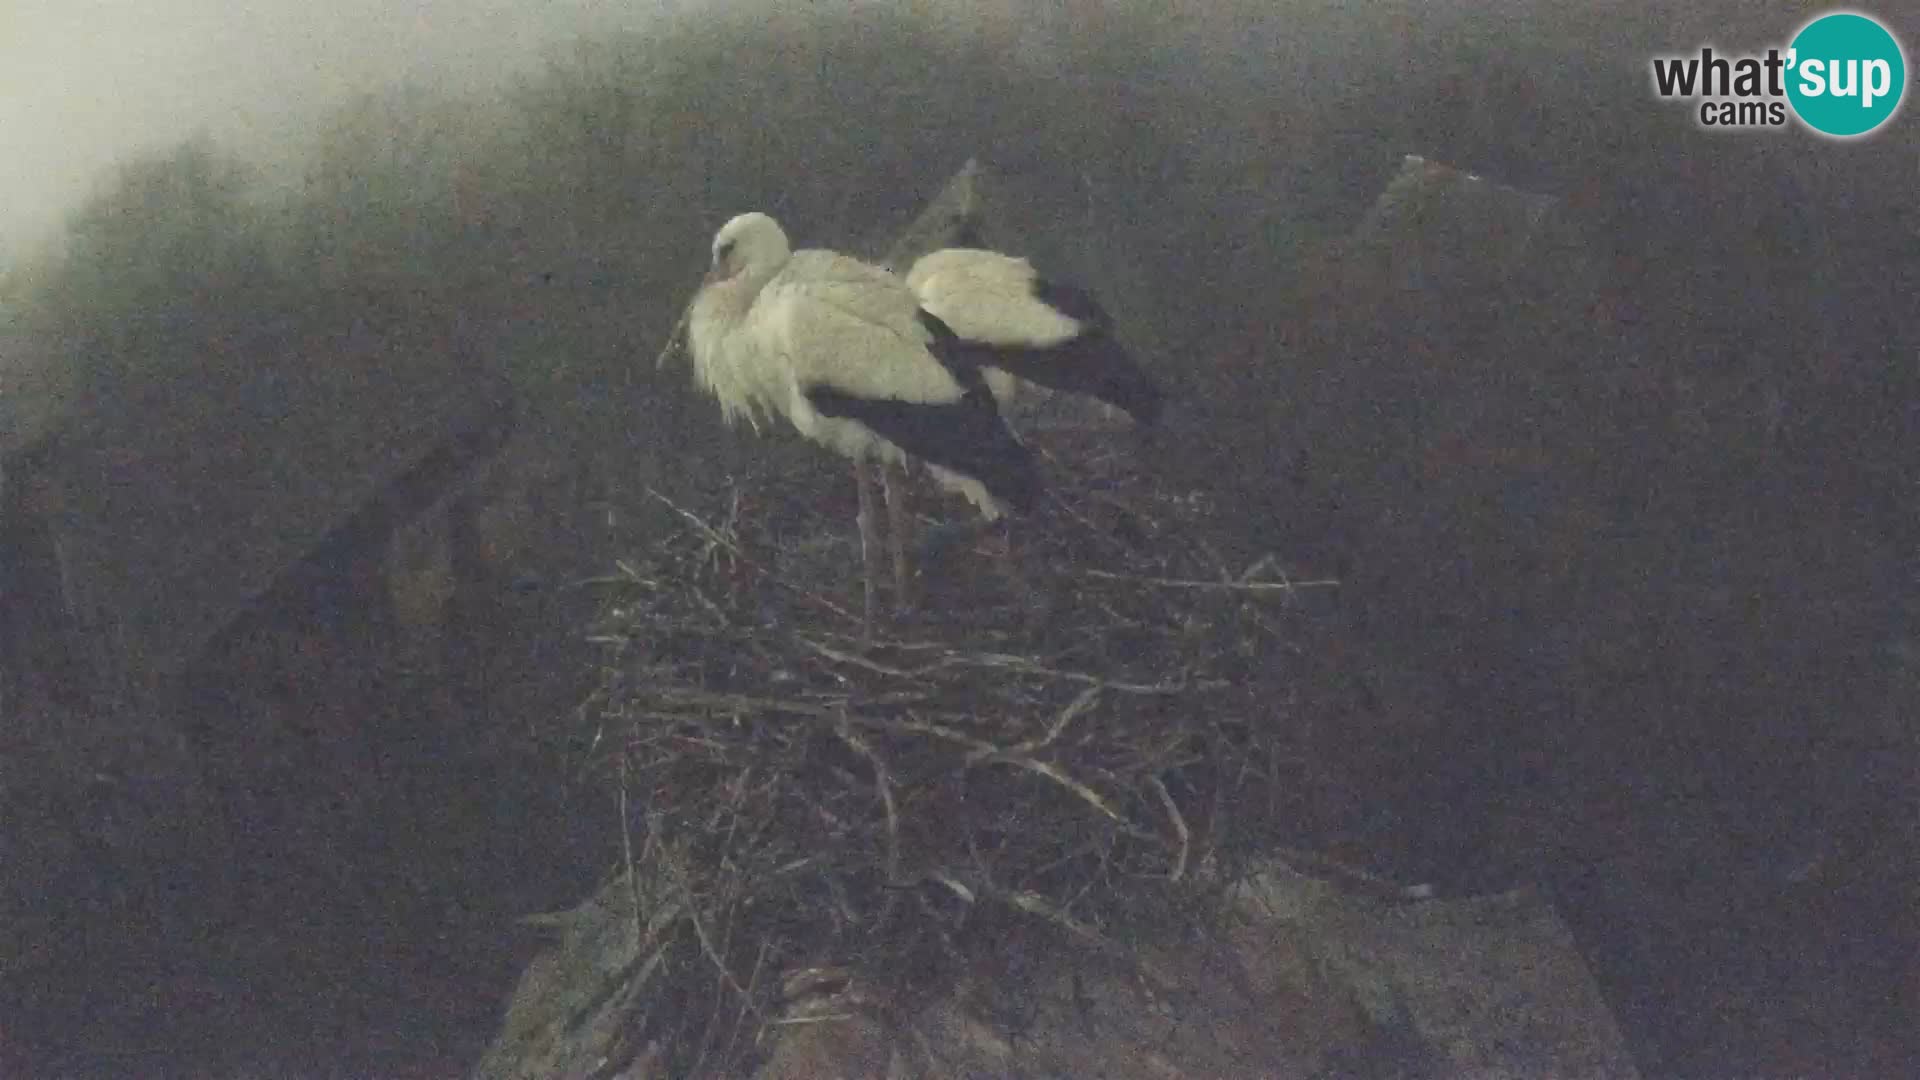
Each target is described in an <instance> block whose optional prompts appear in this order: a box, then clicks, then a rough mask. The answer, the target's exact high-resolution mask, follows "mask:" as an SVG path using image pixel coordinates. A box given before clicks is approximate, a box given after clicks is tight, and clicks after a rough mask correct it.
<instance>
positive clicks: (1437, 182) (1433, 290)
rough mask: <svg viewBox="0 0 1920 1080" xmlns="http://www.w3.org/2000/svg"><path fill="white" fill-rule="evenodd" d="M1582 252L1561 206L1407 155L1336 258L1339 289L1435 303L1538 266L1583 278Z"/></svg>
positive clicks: (1492, 289)
mask: <svg viewBox="0 0 1920 1080" xmlns="http://www.w3.org/2000/svg"><path fill="white" fill-rule="evenodd" d="M1586 247H1587V245H1586V242H1585V239H1584V238H1583V237H1581V236H1579V235H1578V234H1577V231H1576V230H1575V229H1574V227H1573V226H1572V224H1571V223H1570V222H1569V221H1568V220H1567V218H1566V215H1565V214H1564V212H1563V209H1562V203H1561V200H1559V199H1557V198H1555V197H1553V196H1551V195H1540V194H1535V193H1532V192H1527V191H1521V190H1519V189H1518V188H1512V187H1508V186H1506V185H1504V184H1500V183H1496V182H1495V181H1492V180H1488V179H1486V178H1484V177H1481V176H1477V175H1475V174H1473V173H1469V172H1465V171H1463V170H1460V169H1456V168H1453V167H1452V166H1449V165H1446V164H1443V163H1441V162H1437V161H1432V160H1430V159H1427V158H1423V157H1420V156H1419V155H1417V154H1408V155H1407V156H1406V157H1405V158H1404V159H1403V160H1402V162H1401V165H1400V171H1399V173H1398V174H1396V175H1395V176H1394V178H1393V180H1392V181H1390V182H1389V183H1388V184H1387V186H1386V188H1385V190H1383V191H1382V192H1381V193H1380V195H1379V197H1378V198H1377V199H1375V200H1374V203H1373V205H1372V207H1371V208H1369V209H1368V211H1367V213H1366V214H1365V216H1363V217H1362V218H1361V220H1360V223H1359V224H1358V225H1357V226H1355V228H1354V230H1353V232H1352V233H1351V234H1350V235H1349V236H1348V237H1347V239H1346V241H1345V242H1344V243H1343V244H1342V245H1341V246H1340V250H1339V253H1338V254H1339V261H1340V262H1341V263H1342V264H1343V269H1344V271H1345V272H1344V273H1343V274H1342V275H1341V278H1342V281H1343V283H1344V284H1346V285H1348V286H1352V285H1355V284H1357V283H1365V285H1367V286H1369V287H1371V288H1373V289H1386V290H1388V291H1391V292H1397V293H1402V294H1411V293H1421V294H1424V295H1426V296H1428V297H1441V298H1444V297H1447V296H1460V295H1483V296H1484V295H1487V294H1489V293H1497V292H1499V291H1501V290H1502V289H1504V288H1505V287H1507V286H1508V285H1509V284H1513V283H1516V282H1519V281H1521V280H1522V279H1523V278H1525V277H1526V276H1527V275H1528V274H1530V273H1534V272H1536V271H1539V270H1541V269H1542V268H1543V267H1544V268H1545V269H1547V270H1548V271H1549V272H1550V273H1551V275H1552V276H1553V277H1554V278H1556V279H1557V280H1561V281H1565V280H1567V279H1569V278H1573V277H1584V276H1586V275H1585V274H1584V272H1583V271H1582V269H1581V267H1580V266H1579V265H1577V264H1579V263H1580V262H1582V261H1583V260H1584V258H1585V252H1586ZM1570 256H1571V257H1572V259H1573V263H1572V264H1570V262H1569V257H1570Z"/></svg>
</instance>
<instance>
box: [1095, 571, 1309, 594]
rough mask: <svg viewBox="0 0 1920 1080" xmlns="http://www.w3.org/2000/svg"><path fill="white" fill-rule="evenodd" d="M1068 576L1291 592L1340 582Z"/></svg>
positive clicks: (1100, 574)
mask: <svg viewBox="0 0 1920 1080" xmlns="http://www.w3.org/2000/svg"><path fill="white" fill-rule="evenodd" d="M1068 576H1070V577H1080V578H1099V579H1101V580H1103V581H1131V582H1133V583H1134V584H1136V585H1151V586H1153V587H1154V588H1157V589H1214V590H1221V591H1225V592H1293V591H1295V590H1298V589H1326V588H1335V587H1338V586H1339V584H1340V582H1339V581H1338V580H1336V579H1333V578H1322V579H1319V580H1316V581H1189V580H1181V579H1178V578H1161V577H1139V576H1136V575H1133V574H1116V573H1113V572H1111V571H1108V570H1075V571H1071V572H1070V573H1069V575H1068Z"/></svg>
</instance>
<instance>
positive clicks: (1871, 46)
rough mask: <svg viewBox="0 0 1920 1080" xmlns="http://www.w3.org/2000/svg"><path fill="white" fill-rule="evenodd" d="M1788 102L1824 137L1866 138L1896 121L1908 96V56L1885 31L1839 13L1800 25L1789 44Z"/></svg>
mask: <svg viewBox="0 0 1920 1080" xmlns="http://www.w3.org/2000/svg"><path fill="white" fill-rule="evenodd" d="M1790 48H1791V50H1792V51H1791V52H1790V53H1789V54H1788V55H1789V60H1788V64H1789V65H1790V66H1789V68H1788V74H1787V100H1788V101H1789V102H1790V103H1792V105H1793V111H1794V112H1795V113H1797V114H1799V117H1800V119H1801V121H1802V122H1804V123H1805V124H1806V125H1807V126H1808V127H1810V128H1812V129H1813V130H1815V131H1818V132H1820V133H1821V134H1823V135H1831V136H1834V137H1836V138H1843V139H1844V138H1849V137H1851V136H1854V135H1865V134H1866V133H1867V132H1869V131H1872V130H1873V129H1875V128H1877V127H1879V126H1880V125H1881V124H1884V123H1886V122H1887V121H1888V120H1890V119H1892V117H1893V114H1894V113H1895V112H1896V111H1898V110H1899V108H1900V100H1901V99H1902V98H1903V97H1905V96H1906V92H1907V58H1906V55H1905V53H1903V52H1902V51H1901V49H1900V43H1899V42H1898V41H1895V40H1894V37H1893V35H1892V34H1891V33H1888V32H1887V28H1886V27H1884V26H1881V25H1880V24H1879V23H1877V22H1875V21H1874V20H1872V19H1870V18H1868V17H1867V16H1865V15H1855V14H1853V13H1852V12H1836V13H1834V14H1832V15H1822V16H1820V17H1819V18H1817V19H1815V20H1813V21H1812V22H1810V23H1808V24H1807V25H1806V26H1804V27H1802V28H1801V30H1800V33H1799V34H1798V35H1797V36H1796V37H1795V38H1794V39H1793V44H1792V45H1791V46H1790Z"/></svg>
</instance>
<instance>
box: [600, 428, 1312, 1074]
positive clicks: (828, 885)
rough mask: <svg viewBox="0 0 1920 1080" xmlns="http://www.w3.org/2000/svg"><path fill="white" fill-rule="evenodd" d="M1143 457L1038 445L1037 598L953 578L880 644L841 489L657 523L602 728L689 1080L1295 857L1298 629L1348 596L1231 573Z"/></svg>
mask: <svg viewBox="0 0 1920 1080" xmlns="http://www.w3.org/2000/svg"><path fill="white" fill-rule="evenodd" d="M1132 438H1133V437H1132V436H1131V435H1130V434H1128V433H1124V432H1122V433H1115V432H1112V431H1101V430H1098V429H1089V428H1074V429H1057V430H1053V431H1050V432H1047V433H1045V434H1043V435H1041V436H1038V437H1036V438H1035V440H1034V444H1035V445H1036V447H1037V448H1038V449H1040V450H1041V453H1042V455H1043V460H1044V461H1045V463H1046V471H1047V474H1048V481H1049V485H1050V493H1049V496H1048V498H1047V500H1046V503H1045V506H1044V507H1043V509H1042V510H1041V511H1040V512H1039V513H1037V514H1036V515H1034V516H1033V517H1031V518H1029V519H1025V520H1022V521H1020V522H1018V523H1017V524H1016V525H1015V526H1014V528H1013V529H1012V531H1011V542H1012V547H1013V549H1014V552H1015V558H1014V564H1015V565H1016V566H1017V567H1018V573H1017V574H1014V573H1008V572H1006V571H1005V568H1004V564H1003V563H1002V561H1001V560H1000V559H999V558H997V557H996V556H993V555H989V554H987V553H986V552H983V551H981V550H979V549H978V548H962V549H960V550H957V551H953V552H950V553H949V555H948V556H947V557H945V558H942V559H940V560H939V561H937V562H935V563H933V564H931V565H927V566H924V567H922V574H923V577H924V584H925V591H926V594H927V597H926V599H925V601H924V602H923V604H922V606H921V610H920V613H919V614H918V615H917V616H914V617H912V618H910V619H902V620H895V621H892V622H890V623H889V624H888V625H887V626H886V627H885V628H884V629H883V632H882V633H881V634H880V635H879V636H878V637H877V639H876V640H875V641H874V642H873V643H872V644H871V645H869V646H866V647H863V646H862V643H861V638H860V631H859V620H858V618H857V614H856V613H857V612H858V610H859V607H860V604H859V583H860V569H859V568H860V560H859V553H858V548H857V541H856V536H857V532H856V529H855V527H854V518H853V513H852V506H851V500H850V499H849V498H848V497H847V495H846V494H845V493H846V492H849V491H850V489H851V487H852V485H851V484H850V483H848V479H849V478H848V475H847V473H846V471H845V469H844V466H843V464H842V463H840V462H839V461H838V460H837V459H830V458H828V457H826V455H823V454H820V453H819V452H818V451H815V450H812V449H811V448H805V447H798V446H796V447H792V448H791V450H792V452H790V453H787V454H784V455H769V456H770V457H776V458H779V459H780V460H778V461H776V462H772V463H769V464H766V465H763V466H759V467H757V470H756V471H755V472H754V473H753V474H752V475H748V476H746V477H743V478H738V479H736V480H735V481H734V483H733V484H732V485H731V487H730V489H728V490H726V491H723V492H719V493H716V494H715V496H714V497H713V498H712V499H711V500H708V501H707V502H706V503H705V504H703V505H686V504H683V503H675V502H671V501H669V500H667V499H666V498H664V497H661V496H656V498H657V499H658V504H659V507H660V509H661V511H662V513H663V514H665V515H668V517H669V520H670V529H669V535H668V536H667V537H666V539H665V540H664V541H662V542H659V543H657V544H656V545H654V546H652V547H651V548H650V549H649V550H647V551H644V552H641V553H640V554H638V555H637V556H636V557H635V558H633V559H632V560H629V561H625V562H622V563H621V564H619V573H618V574H617V575H615V576H614V577H612V578H610V579H607V580H606V581H605V582H604V584H605V585H606V587H607V594H606V600H605V603H604V606H603V608H602V612H601V618H600V621H599V625H598V626H597V627H596V629H595V631H594V637H595V640H597V641H599V642H601V643H603V644H604V645H605V646H606V647H607V649H608V654H607V662H606V664H605V667H604V678H603V680H602V683H601V685H600V688H599V690H598V692H597V693H596V694H595V696H594V698H593V699H592V701H591V702H590V704H589V708H588V710H587V712H588V719H589V721H590V723H591V724H592V725H593V728H594V733H595V735H596V736H597V742H596V745H597V746H599V747H601V748H602V749H603V751H605V752H604V753H603V754H602V760H603V761H604V762H605V763H606V764H607V765H608V767H609V771H610V772H612V773H614V774H615V775H616V776H617V782H618V784H619V788H620V792H621V804H622V806H623V807H624V808H626V814H625V818H626V822H625V824H626V828H627V836H626V841H627V846H628V856H627V858H628V861H629V864H630V870H631V872H632V873H631V878H630V880H631V882H632V886H633V890H634V894H635V895H634V897H633V899H634V900H635V902H636V903H635V909H636V910H637V911H639V912H641V913H642V920H643V922H644V925H643V926H642V927H641V931H640V932H641V935H642V942H643V945H642V948H641V950H640V954H639V955H640V956H641V957H643V958H645V959H646V963H645V964H644V965H643V966H642V968H641V969H640V972H639V974H638V975H637V976H636V978H642V979H646V980H649V981H650V982H651V984H652V985H651V987H650V988H649V989H648V990H647V991H646V992H645V993H643V995H642V997H643V998H644V999H645V1000H647V1001H650V1002H651V1003H652V1004H651V1005H650V1007H649V1008H648V1010H647V1013H646V1019H645V1020H644V1021H642V1025H643V1027H644V1028H645V1030H644V1031H641V1032H633V1033H630V1035H632V1036H637V1041H636V1042H635V1043H634V1045H636V1046H649V1045H650V1046H651V1047H652V1053H651V1055H650V1056H652V1057H653V1059H654V1060H655V1061H656V1062H659V1063H660V1064H661V1066H662V1067H663V1068H664V1070H665V1072H666V1073H667V1074H669V1075H696V1074H701V1073H706V1072H728V1073H732V1074H735V1075H738V1074H739V1073H740V1071H741V1069H742V1067H743V1066H744V1064H745V1063H746V1062H748V1061H749V1060H751V1059H752V1058H753V1057H754V1056H755V1055H756V1052H757V1051H756V1046H758V1045H759V1044H760V1043H761V1042H762V1041H763V1040H764V1037H765V1034H766V1033H767V1032H768V1031H769V1030H770V1028H769V1025H770V1024H772V1023H774V1022H776V1021H778V1020H779V1019H780V1018H781V1017H783V1016H785V1017H786V1018H788V1019H789V1020H790V1019H791V1017H792V1015H793V1010H794V1008H795V1006H796V1001H795V999H796V998H797V997H799V996H800V995H801V992H802V989H803V988H805V987H808V986H813V987H815V988H816V989H817V987H818V985H819V984H820V983H822V982H823V981H824V982H826V983H832V984H839V983H841V982H843V981H844V980H841V979H840V978H839V975H840V974H845V975H850V976H851V977H852V978H853V979H855V980H856V981H858V982H859V983H861V984H862V985H864V986H865V987H867V988H868V989H869V990H870V991H877V992H875V993H870V994H869V995H867V996H868V997H869V998H870V999H873V1000H884V1001H890V1002H892V1003H893V1004H894V1006H895V1008H894V1010H893V1011H894V1013H895V1015H899V1016H906V1015H910V1014H911V1012H912V1008H913V1003H915V1002H922V1001H926V1000H928V999H927V997H926V996H925V995H928V994H937V993H942V992H945V991H947V990H950V989H951V988H952V983H953V977H954V973H955V972H956V971H958V970H960V967H961V966H962V965H964V964H966V963H967V962H968V961H969V959H970V958H971V957H976V956H978V955H979V954H980V953H981V951H982V950H986V949H990V948H991V947H992V946H993V945H994V944H995V943H996V941H1000V940H1003V938H1004V935H1005V934H1007V933H1009V932H1013V931H1015V930H1017V929H1021V928H1026V929H1032V928H1039V929H1041V930H1042V931H1043V932H1044V933H1045V934H1046V935H1047V936H1048V938H1049V939H1050V940H1053V941H1056V942H1066V943H1074V944H1076V945H1079V946H1085V947H1087V948H1091V949H1093V950H1096V951H1098V952H1100V953H1102V954H1104V955H1109V956H1111V955H1114V954H1116V953H1124V951H1125V950H1124V949H1122V948H1121V947H1120V945H1119V943H1120V942H1122V941H1125V940H1127V939H1129V938H1131V937H1133V936H1134V935H1135V934H1137V933H1139V932H1141V931H1142V930H1143V929H1160V930H1169V929H1180V928H1187V927H1191V926H1192V925H1193V921H1194V920H1195V919H1196V918H1204V917H1206V914H1207V913H1208V912H1212V911H1214V910H1216V909H1215V905H1214V904H1213V903H1212V901H1214V900H1217V899H1218V898H1219V897H1220V895H1221V893H1222V891H1223V890H1224V889H1225V888H1226V887H1227V886H1229V885H1231V884H1232V883H1233V881H1234V880H1235V879H1236V877H1237V874H1238V872H1239V868H1240V867H1242V866H1243V865H1244V864H1245V863H1246V861H1247V859H1248V857H1249V856H1251V855H1253V854H1255V853H1256V852H1258V851H1259V850H1261V849H1263V848H1267V847H1270V846H1271V845H1272V844H1273V843H1274V842H1275V841H1276V840H1277V839H1281V838H1284V837H1288V836H1292V835H1295V833H1294V831H1293V830H1292V829H1291V828H1290V827H1289V826H1290V823H1291V822H1292V821H1293V820H1294V819H1295V818H1296V817H1297V816H1298V814H1299V812H1300V810H1301V807H1300V800H1301V798H1302V794H1301V793H1302V791H1303V790H1304V789H1305V787H1306V785H1304V784H1303V783H1302V781H1303V780H1305V779H1307V776H1306V774H1307V773H1308V771H1309V766H1308V761H1309V754H1308V752H1307V751H1308V746H1307V744H1306V743H1307V735H1306V725H1305V724H1304V722H1303V721H1302V720H1301V719H1300V717H1299V716H1298V715H1297V710H1295V709H1294V708H1293V707H1292V705H1293V703H1294V701H1295V700H1296V696H1295V693H1294V690H1295V686H1296V682H1297V680H1296V674H1297V672H1298V670H1299V668H1300V664H1299V662H1298V661H1299V660H1300V657H1299V653H1298V641H1299V635H1298V634H1295V633H1292V632H1290V627H1292V626H1297V615H1298V611H1299V603H1298V602H1299V601H1300V600H1301V599H1302V597H1303V595H1304V594H1303V592H1302V590H1303V589H1305V588H1311V587H1318V586H1320V585H1324V584H1328V583H1318V582H1295V581H1289V580H1288V579H1287V578H1286V576H1285V575H1284V574H1283V573H1282V572H1281V571H1280V566H1279V563H1278V561H1277V560H1276V559H1275V558H1273V557H1271V556H1269V557H1264V558H1261V559H1259V560H1258V561H1256V562H1254V563H1253V564H1252V565H1247V566H1230V565H1227V564H1226V562H1225V561H1223V559H1222V558H1220V557H1219V556H1218V555H1217V554H1216V553H1215V549H1214V547H1213V545H1211V544H1210V543H1209V541H1208V540H1207V535H1208V532H1209V528H1208V524H1209V519H1210V517H1211V516H1212V514H1213V510H1212V508H1211V507H1210V506H1209V505H1208V501H1207V500H1206V498H1204V497H1203V496H1201V495H1198V494H1196V493H1193V492H1187V491H1176V490H1170V489H1169V488H1168V487H1166V486H1164V485H1162V484H1160V483H1158V482H1156V480H1155V479H1154V478H1153V477H1152V476H1151V475H1150V474H1149V473H1148V472H1147V471H1146V470H1145V469H1143V468H1142V466H1141V464H1140V457H1141V455H1139V454H1137V453H1131V452H1127V451H1126V450H1116V449H1114V448H1113V447H1114V446H1115V445H1117V444H1124V443H1129V442H1131V441H1132ZM923 509H928V510H937V511H940V512H942V513H945V514H948V515H959V514H962V513H965V512H966V511H965V510H964V508H962V507H960V506H959V505H957V504H955V503H951V502H949V503H943V504H941V505H939V506H938V507H934V506H924V507H923ZM822 972H830V973H837V974H833V975H829V976H822V975H821V973H822Z"/></svg>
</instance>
